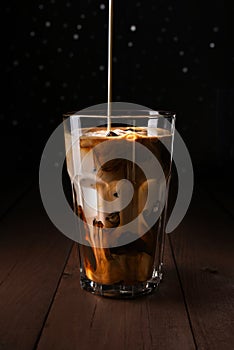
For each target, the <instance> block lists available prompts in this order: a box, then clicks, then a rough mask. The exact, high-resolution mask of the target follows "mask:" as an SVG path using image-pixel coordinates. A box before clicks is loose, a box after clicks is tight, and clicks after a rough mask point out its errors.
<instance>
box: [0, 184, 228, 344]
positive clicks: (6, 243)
mask: <svg viewBox="0 0 234 350" xmlns="http://www.w3.org/2000/svg"><path fill="white" fill-rule="evenodd" d="M217 188H220V186H219V187H218V186H217ZM217 188H216V191H213V192H210V194H209V193H207V192H205V191H204V190H202V189H199V190H198V189H195V195H194V198H193V201H192V204H191V207H190V209H189V211H188V214H187V216H186V217H185V219H184V220H183V222H182V223H181V225H180V226H179V227H178V228H177V230H176V232H174V233H173V234H171V235H168V236H167V238H166V252H165V273H164V280H163V282H162V283H161V285H160V287H159V289H158V290H157V291H156V292H155V293H154V294H152V295H149V296H147V297H142V298H138V299H135V300H112V299H107V298H101V297H97V296H93V295H91V294H89V293H87V292H85V291H83V290H81V289H80V286H79V272H78V264H77V252H76V247H75V245H74V244H73V242H72V241H70V240H69V239H67V238H66V237H64V236H63V235H62V234H61V233H59V232H58V231H57V230H56V228H55V227H54V226H53V225H52V223H51V222H50V220H49V219H48V218H47V215H46V213H45V211H44V209H43V206H42V204H41V201H40V197H39V192H38V190H37V189H35V188H34V187H30V188H28V187H27V185H26V184H24V186H22V187H21V190H19V189H14V191H13V192H14V195H12V196H11V195H8V196H5V197H4V194H3V196H2V198H3V199H4V201H2V204H1V222H0V230H1V235H0V350H3V349H4V350H19V349H22V350H32V349H39V350H49V349H55V350H60V349H61V350H62V349H64V350H73V349H74V350H76V349H77V350H78V349H79V350H84V349H87V350H88V349H102V350H105V349H111V350H115V349H116V350H117V349H118V350H119V349H136V350H138V349H139V350H140V349H145V350H148V349H149V350H150V349H162V350H164V349H165V350H170V349H172V350H177V349H178V350H187V349H206V350H207V349H210V350H215V349H217V350H222V349H224V350H228V349H230V350H231V349H233V348H234V293H233V290H234V268H233V265H234V264H233V263H234V261H233V243H234V235H233V234H234V222H233V214H234V212H233V199H232V198H231V196H230V194H225V195H224V194H223V192H222V191H221V190H217Z"/></svg>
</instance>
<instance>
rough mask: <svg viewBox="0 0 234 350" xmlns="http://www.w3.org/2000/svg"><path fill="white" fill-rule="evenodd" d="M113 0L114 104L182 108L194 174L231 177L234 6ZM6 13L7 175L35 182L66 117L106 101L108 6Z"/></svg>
mask: <svg viewBox="0 0 234 350" xmlns="http://www.w3.org/2000/svg"><path fill="white" fill-rule="evenodd" d="M114 3H115V4H114V64H113V101H122V102H132V103H137V104H141V105H145V106H147V107H151V108H154V109H166V110H173V111H176V113H177V129H178V130H179V132H180V133H181V135H182V136H183V138H184V140H185V142H186V144H187V146H188V149H189V151H190V153H191V157H192V161H193V164H194V167H195V171H196V175H197V176H198V177H199V176H204V177H209V176H212V177H214V176H217V177H220V176H223V175H224V174H226V175H227V174H229V175H230V174H231V175H232V173H231V168H232V166H233V158H234V141H233V136H232V132H233V130H234V122H233V119H234V112H233V110H234V75H233V72H234V70H233V67H234V35H233V33H234V11H233V10H234V5H233V2H232V1H230V2H228V1H223V0H219V1H217V0H216V1H204V0H203V1H186V0H179V1H172V0H170V1H169V0H157V1H132V0H128V1H126V0H116V1H114ZM1 8H2V9H1V17H2V19H1V27H2V28H1V48H2V50H1V61H2V65H1V85H2V86H1V87H2V89H1V90H2V93H1V96H2V101H1V113H0V121H1V150H2V160H3V162H2V167H3V168H4V169H3V168H2V169H3V170H2V173H4V174H13V176H19V175H20V174H25V176H26V174H27V175H31V174H32V175H35V176H37V173H38V166H39V160H40V155H41V152H42V150H43V147H44V145H45V142H46V140H47V138H48V137H49V135H50V134H51V133H52V131H53V130H54V128H55V127H56V126H57V125H58V124H59V123H61V121H62V114H63V113H65V112H67V111H75V110H80V109H82V108H85V107H88V106H91V105H94V104H98V103H104V102H106V99H107V22H108V1H106V0H105V1H104V0H103V1H94V0H80V1H79V0H76V1H72V0H70V1H69V0H68V1H58V0H50V1H49V0H47V1H45V0H44V1H42V0H41V1H23V2H20V1H7V2H1ZM211 174H212V175H211Z"/></svg>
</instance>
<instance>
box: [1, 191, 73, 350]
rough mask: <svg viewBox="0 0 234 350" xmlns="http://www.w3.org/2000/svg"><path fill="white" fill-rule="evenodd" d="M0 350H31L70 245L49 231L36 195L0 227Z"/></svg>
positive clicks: (26, 197) (18, 206)
mask: <svg viewBox="0 0 234 350" xmlns="http://www.w3.org/2000/svg"><path fill="white" fill-rule="evenodd" d="M0 230H1V236H0V349H1V350H3V349H4V350H8V349H9V350H13V349H17V350H20V349H22V350H27V349H30V350H31V349H33V347H34V345H35V343H36V341H37V338H38V336H39V333H40V330H41V328H42V327H43V322H44V320H45V317H46V314H47V312H48V309H49V306H50V304H51V301H52V299H53V296H54V293H55V291H56V288H57V285H58V282H59V279H60V276H61V274H62V272H63V269H64V266H65V263H66V260H67V257H68V255H69V252H70V249H71V246H72V242H71V241H70V240H68V239H67V238H65V237H64V236H63V235H62V234H60V233H58V231H57V230H56V229H55V227H53V225H52V223H51V222H50V221H49V219H48V218H47V215H46V213H45V211H44V209H43V207H42V204H41V202H40V198H39V193H38V191H33V192H30V193H28V194H27V195H26V196H25V198H24V199H22V200H21V201H19V202H18V204H17V206H16V207H15V208H14V209H13V210H11V212H9V213H8V215H7V216H5V217H4V219H3V220H2V221H1V224H0Z"/></svg>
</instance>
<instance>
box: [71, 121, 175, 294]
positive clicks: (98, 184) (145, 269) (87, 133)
mask: <svg viewBox="0 0 234 350" xmlns="http://www.w3.org/2000/svg"><path fill="white" fill-rule="evenodd" d="M171 143H172V134H171V132H170V131H168V130H165V129H162V128H154V129H153V132H152V130H150V129H149V128H147V127H133V126H131V127H128V126H127V127H126V126H125V127H119V126H118V127H115V126H112V128H111V130H110V132H109V133H108V134H107V131H106V128H105V127H98V128H87V129H83V130H82V132H81V135H80V136H79V140H78V147H77V152H78V153H79V163H80V165H82V166H81V167H80V168H79V172H78V174H77V175H76V176H74V178H73V179H72V184H73V196H74V210H75V212H76V214H77V215H78V217H79V218H80V219H81V220H79V222H80V227H79V230H80V232H82V234H83V236H84V240H85V242H84V243H85V244H79V254H80V264H81V281H83V284H84V285H85V284H86V285H87V283H89V284H90V283H91V285H92V286H96V287H95V288H96V289H97V290H98V291H99V292H100V286H102V289H105V287H106V289H107V290H108V286H109V289H111V288H112V289H114V288H115V286H118V288H119V289H121V288H122V290H124V288H125V289H126V290H127V289H128V286H131V287H134V286H139V285H143V284H144V283H145V284H146V283H147V281H150V280H152V278H156V277H158V273H159V268H160V264H161V259H162V257H161V255H162V250H163V237H164V233H163V230H164V220H165V211H166V209H165V207H166V200H167V198H166V197H167V190H168V184H169V178H170V167H171V153H170V151H169V150H170V147H171ZM139 145H141V146H143V147H144V148H146V149H147V150H148V152H146V153H145V152H143V154H142V155H139V153H140V152H139V151H138V148H139ZM137 146H138V147H137ZM126 152H128V155H130V156H128V157H127V156H126ZM74 156H76V155H75V154H74V153H73V155H72V157H73V158H74ZM69 157H71V155H70V154H69V152H68V154H67V166H68V172H69V168H70V174H72V173H73V169H71V167H72V166H74V164H73V163H74V162H73V161H72V160H71V159H69ZM77 157H78V155H77ZM154 158H156V159H157V161H158V163H159V164H160V168H161V169H162V170H161V172H159V173H157V172H155V173H154V174H153V175H151V176H150V178H147V177H148V176H147V175H146V172H145V171H144V169H147V168H149V167H150V165H151V164H152V162H153V160H154ZM106 159H108V160H107V161H106ZM165 184H166V186H165ZM150 196H151V197H152V198H151V199H150V201H149V200H148V198H149V197H150ZM159 211H160V216H159V217H158V219H157V220H154V218H155V217H156V215H157V213H158V212H159ZM136 219H137V224H135V225H133V226H131V222H133V221H134V220H135V221H136ZM126 242H127V243H126ZM87 281H88V282H87ZM110 286H111V287H110ZM120 286H122V287H120ZM95 288H93V291H95Z"/></svg>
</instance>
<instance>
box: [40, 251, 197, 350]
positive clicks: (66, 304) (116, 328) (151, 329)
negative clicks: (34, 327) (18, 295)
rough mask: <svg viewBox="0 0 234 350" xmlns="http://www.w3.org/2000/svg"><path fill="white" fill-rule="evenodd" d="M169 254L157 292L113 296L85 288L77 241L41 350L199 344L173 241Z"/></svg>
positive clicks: (55, 301) (174, 346)
mask: <svg viewBox="0 0 234 350" xmlns="http://www.w3.org/2000/svg"><path fill="white" fill-rule="evenodd" d="M165 260H166V261H165V263H166V271H165V279H164V281H163V282H162V284H161V285H160V288H159V290H157V291H156V292H155V294H152V295H150V296H146V297H143V298H138V299H135V300H113V299H108V298H102V297H98V296H94V295H92V294H89V293H88V292H85V291H83V290H81V289H80V286H79V272H78V265H77V261H78V259H77V252H76V246H74V248H73V251H72V254H71V256H70V259H69V262H68V265H67V267H66V269H65V272H64V275H63V277H62V279H61V283H60V286H59V288H58V292H57V294H56V297H55V300H54V303H53V306H52V308H51V312H50V314H49V316H48V319H47V321H46V324H45V328H44V330H43V333H42V337H41V339H40V342H39V345H38V350H50V349H58V350H60V349H61V350H62V349H64V350H65V349H66V350H72V349H79V350H85V349H95V350H99V349H102V350H105V349H112V350H115V349H116V350H117V349H152V350H154V349H167V350H170V349H172V350H175V349H186V350H187V349H195V346H194V343H193V338H192V333H191V330H190V326H189V322H188V318H187V314H186V310H185V307H184V302H183V297H182V295H181V291H180V287H179V283H178V279H177V275H176V271H175V267H174V264H173V260H172V257H171V254H170V249H169V247H168V245H166V256H165Z"/></svg>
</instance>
